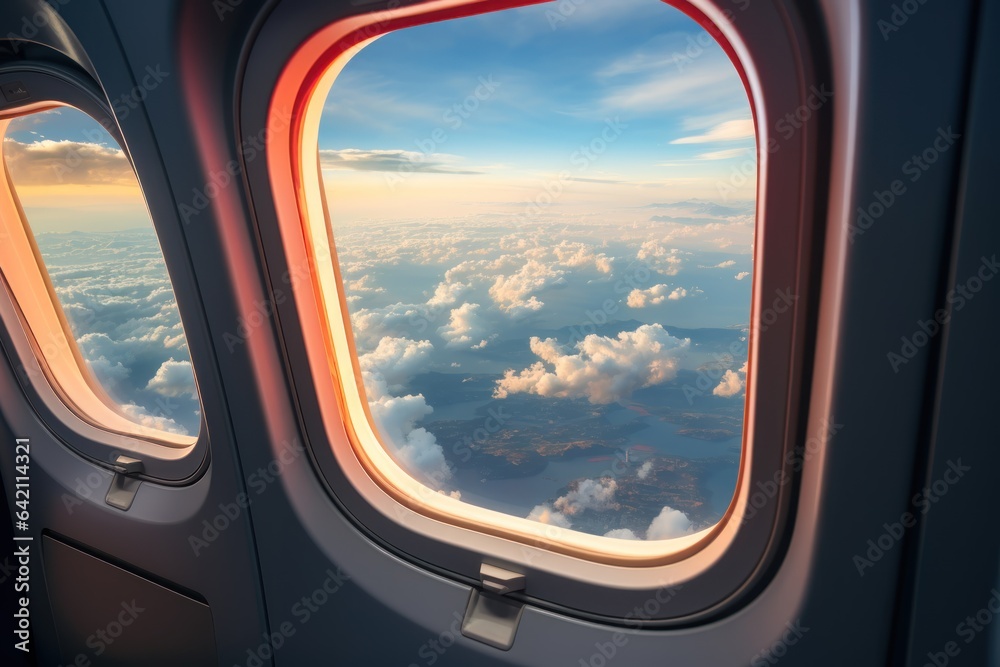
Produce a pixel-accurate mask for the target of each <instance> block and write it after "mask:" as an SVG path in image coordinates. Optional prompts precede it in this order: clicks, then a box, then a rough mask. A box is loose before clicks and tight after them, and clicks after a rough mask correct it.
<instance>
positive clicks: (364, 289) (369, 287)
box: [344, 274, 385, 294]
mask: <svg viewBox="0 0 1000 667" xmlns="http://www.w3.org/2000/svg"><path fill="white" fill-rule="evenodd" d="M344 287H345V288H346V290H347V291H348V292H351V293H352V294H384V293H385V288H384V287H379V286H377V285H374V284H373V282H372V276H371V274H366V275H364V276H361V277H360V278H358V279H357V280H345V281H344Z"/></svg>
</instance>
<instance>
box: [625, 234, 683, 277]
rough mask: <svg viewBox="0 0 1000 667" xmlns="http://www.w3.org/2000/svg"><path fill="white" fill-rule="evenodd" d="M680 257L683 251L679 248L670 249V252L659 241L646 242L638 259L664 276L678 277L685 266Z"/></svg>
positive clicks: (641, 247) (637, 255) (640, 249)
mask: <svg viewBox="0 0 1000 667" xmlns="http://www.w3.org/2000/svg"><path fill="white" fill-rule="evenodd" d="M680 255H681V251H680V250H678V249H677V248H670V249H669V250H668V249H667V248H664V247H663V246H662V245H660V244H659V243H658V242H657V241H646V242H644V243H643V244H642V246H640V247H639V252H638V253H637V254H636V257H638V258H639V259H640V260H642V261H644V262H646V263H647V264H649V265H650V268H652V269H653V270H655V271H658V272H659V273H662V274H663V275H666V276H676V275H677V274H678V273H680V270H681V267H682V266H683V264H684V261H683V260H682V259H681V256H680Z"/></svg>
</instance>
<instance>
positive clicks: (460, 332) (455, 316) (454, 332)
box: [438, 303, 496, 349]
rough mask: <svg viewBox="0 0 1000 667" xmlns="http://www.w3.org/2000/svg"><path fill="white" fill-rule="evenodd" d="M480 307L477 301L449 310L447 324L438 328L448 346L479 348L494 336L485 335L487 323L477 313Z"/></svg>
mask: <svg viewBox="0 0 1000 667" xmlns="http://www.w3.org/2000/svg"><path fill="white" fill-rule="evenodd" d="M480 308H481V306H480V305H479V304H478V303H463V304H462V305H461V306H460V307H458V308H455V309H453V310H452V311H451V316H450V317H449V319H448V324H446V325H445V326H443V327H441V328H440V329H438V334H440V335H441V337H442V338H443V339H444V340H445V341H446V344H447V346H448V347H472V348H473V349H481V348H483V347H486V345H487V344H488V343H489V341H490V340H492V339H493V338H495V337H496V336H495V335H494V336H490V337H485V333H486V330H487V325H486V321H485V320H484V319H483V318H482V316H480V314H479V311H480ZM477 341H478V342H477Z"/></svg>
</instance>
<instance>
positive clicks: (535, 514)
mask: <svg viewBox="0 0 1000 667" xmlns="http://www.w3.org/2000/svg"><path fill="white" fill-rule="evenodd" d="M528 519H530V520H531V521H538V522H539V523H544V524H548V525H550V526H558V527H559V528H571V527H572V526H573V522H572V521H570V520H569V519H568V518H566V515H564V514H562V513H561V512H557V511H556V510H555V509H553V508H552V505H549V504H548V503H544V504H542V505H535V507H534V509H532V510H531V512H530V513H528Z"/></svg>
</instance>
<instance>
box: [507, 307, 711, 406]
mask: <svg viewBox="0 0 1000 667" xmlns="http://www.w3.org/2000/svg"><path fill="white" fill-rule="evenodd" d="M690 344H691V340H690V339H687V338H685V339H683V340H681V339H678V338H674V337H673V336H671V335H670V334H668V333H667V332H666V331H665V330H664V329H663V327H662V326H661V325H659V324H652V325H650V324H643V325H642V326H640V327H639V328H638V329H636V330H635V331H632V332H629V331H622V332H621V333H619V334H618V336H617V337H616V338H609V337H605V336H598V335H596V334H591V335H589V336H587V337H586V338H584V339H583V340H582V341H580V342H578V343H576V345H574V349H575V350H576V353H575V354H566V353H565V352H564V351H563V349H562V348H561V347H560V346H559V343H558V341H556V340H555V339H554V338H547V339H545V340H541V339H540V338H538V337H537V336H532V338H531V340H530V346H531V351H532V352H533V353H534V354H535V355H536V356H538V357H539V358H540V359H541V361H538V362H536V363H534V364H533V365H532V366H531V367H529V368H527V369H525V370H522V371H520V372H515V371H514V370H512V369H511V370H508V371H507V372H506V373H504V377H503V378H502V379H500V380H498V381H497V386H496V389H495V390H494V394H493V395H494V397H495V398H506V397H507V396H509V395H510V394H517V393H527V394H536V395H538V396H545V397H550V398H586V399H587V400H589V401H590V402H591V403H596V404H604V403H612V402H614V401H618V400H621V399H624V398H627V397H629V396H630V395H631V394H632V393H633V392H634V391H636V390H637V389H641V388H643V387H650V386H652V385H656V384H661V383H663V382H667V381H669V380H672V379H673V378H674V377H675V376H676V374H677V367H678V364H679V360H678V357H679V355H680V354H681V353H682V352H684V351H686V350H687V349H688V348H689V346H690Z"/></svg>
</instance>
